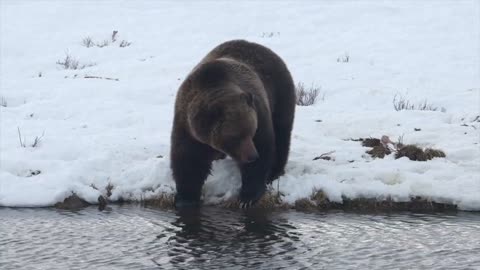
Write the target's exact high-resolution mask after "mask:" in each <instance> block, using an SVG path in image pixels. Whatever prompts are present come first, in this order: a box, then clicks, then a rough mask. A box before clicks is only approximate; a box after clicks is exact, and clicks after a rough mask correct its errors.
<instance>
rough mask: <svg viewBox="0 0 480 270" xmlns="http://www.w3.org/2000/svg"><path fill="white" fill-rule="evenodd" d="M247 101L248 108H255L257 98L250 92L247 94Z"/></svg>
mask: <svg viewBox="0 0 480 270" xmlns="http://www.w3.org/2000/svg"><path fill="white" fill-rule="evenodd" d="M244 96H245V100H246V101H247V104H248V106H250V107H253V104H254V100H255V97H254V96H253V94H252V93H250V92H245V95H244Z"/></svg>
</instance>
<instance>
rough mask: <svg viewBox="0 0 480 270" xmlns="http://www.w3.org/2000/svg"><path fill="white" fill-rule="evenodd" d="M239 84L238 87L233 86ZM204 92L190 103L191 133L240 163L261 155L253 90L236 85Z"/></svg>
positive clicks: (189, 121) (189, 119)
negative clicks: (256, 140)
mask: <svg viewBox="0 0 480 270" xmlns="http://www.w3.org/2000/svg"><path fill="white" fill-rule="evenodd" d="M234 88H236V87H234ZM208 92H209V93H208V94H207V95H206V94H205V92H203V94H202V95H199V96H198V97H197V98H196V99H195V100H194V101H193V102H191V103H190V104H189V106H188V114H187V115H188V124H189V126H190V131H191V132H192V135H193V136H194V137H195V138H196V139H197V140H199V141H200V142H202V143H205V144H208V145H210V146H211V147H212V148H214V149H216V150H217V151H220V152H222V153H225V154H227V155H229V156H230V157H232V158H233V159H234V160H235V161H237V162H240V163H249V162H253V161H255V160H257V159H258V157H259V156H258V152H257V149H256V148H255V144H254V143H253V137H254V136H255V133H256V131H257V113H256V111H255V106H254V97H253V95H252V94H251V93H248V92H244V91H241V90H239V89H238V88H236V89H231V88H230V89H219V90H217V91H208Z"/></svg>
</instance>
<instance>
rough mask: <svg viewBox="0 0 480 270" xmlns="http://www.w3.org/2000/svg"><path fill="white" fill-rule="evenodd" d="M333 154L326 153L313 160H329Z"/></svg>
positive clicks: (331, 152)
mask: <svg viewBox="0 0 480 270" xmlns="http://www.w3.org/2000/svg"><path fill="white" fill-rule="evenodd" d="M333 153H335V150H333V151H330V152H327V153H323V154H321V155H320V156H318V157H315V158H314V159H313V160H318V159H323V160H331V159H332V157H330V156H329V155H331V154H333Z"/></svg>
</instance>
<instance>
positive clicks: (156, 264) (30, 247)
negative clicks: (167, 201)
mask: <svg viewBox="0 0 480 270" xmlns="http://www.w3.org/2000/svg"><path fill="white" fill-rule="evenodd" d="M245 268H250V269H480V214H479V213H467V212H459V213H439V214H415V213H380V214H379V213H376V214H372V213H370V214H358V213H346V212H331V211H330V212H324V213H302V212H296V211H266V210H254V209H251V210H246V211H240V210H238V211H237V210H235V211H232V210H226V209H221V208H215V207H204V208H202V209H201V210H190V211H184V212H177V211H173V210H171V211H165V210H158V209H151V208H144V207H141V206H135V205H128V206H112V207H110V208H108V209H106V210H104V211H98V210H97V209H96V208H94V207H89V208H85V209H82V210H79V211H65V210H57V209H12V208H0V269H5V270H6V269H245Z"/></svg>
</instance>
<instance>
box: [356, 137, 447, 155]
mask: <svg viewBox="0 0 480 270" xmlns="http://www.w3.org/2000/svg"><path fill="white" fill-rule="evenodd" d="M351 141H360V142H362V146H364V147H372V149H370V150H368V151H366V153H367V154H369V155H370V156H371V157H373V158H384V157H385V156H387V155H390V154H391V153H395V159H399V158H401V157H407V158H408V159H410V160H413V161H427V160H431V159H433V158H436V157H439V158H444V157H446V155H445V152H443V151H442V150H439V149H433V148H425V149H422V148H420V147H419V146H417V145H415V144H407V145H404V144H403V143H402V142H401V141H400V139H399V141H398V142H393V141H391V140H390V138H389V137H388V136H385V135H384V136H382V138H381V139H377V138H359V139H351Z"/></svg>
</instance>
